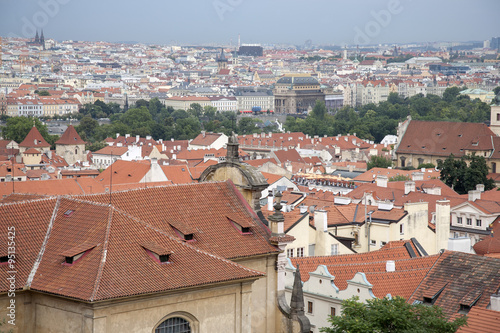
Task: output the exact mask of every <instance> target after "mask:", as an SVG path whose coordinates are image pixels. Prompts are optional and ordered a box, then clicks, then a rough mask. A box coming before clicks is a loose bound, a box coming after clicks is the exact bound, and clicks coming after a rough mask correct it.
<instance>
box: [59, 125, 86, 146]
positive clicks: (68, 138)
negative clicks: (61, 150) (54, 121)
mask: <svg viewBox="0 0 500 333" xmlns="http://www.w3.org/2000/svg"><path fill="white" fill-rule="evenodd" d="M84 144H85V141H83V140H82V138H80V135H78V133H77V132H76V130H75V128H74V127H73V125H69V126H68V128H66V131H64V133H63V135H61V137H60V138H59V140H57V141H56V145H84Z"/></svg>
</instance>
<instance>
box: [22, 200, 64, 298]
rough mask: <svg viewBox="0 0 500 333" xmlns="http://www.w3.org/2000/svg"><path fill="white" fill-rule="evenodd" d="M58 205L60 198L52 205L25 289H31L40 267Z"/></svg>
mask: <svg viewBox="0 0 500 333" xmlns="http://www.w3.org/2000/svg"><path fill="white" fill-rule="evenodd" d="M60 205H61V197H57V201H56V204H55V205H54V209H53V210H52V217H51V218H50V221H49V225H48V227H47V232H46V234H45V239H44V240H43V244H42V246H41V248H40V252H38V256H37V258H36V260H35V262H34V264H33V267H32V268H31V272H30V274H29V275H28V280H27V281H26V286H25V288H26V289H29V288H30V287H31V284H32V283H33V279H34V278H35V274H36V272H37V270H38V267H39V266H40V262H41V261H42V258H43V254H44V253H45V247H46V245H47V242H48V241H49V238H50V234H51V232H52V227H53V226H54V222H55V220H56V216H57V212H58V211H59V206H60Z"/></svg>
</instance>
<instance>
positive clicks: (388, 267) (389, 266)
mask: <svg viewBox="0 0 500 333" xmlns="http://www.w3.org/2000/svg"><path fill="white" fill-rule="evenodd" d="M385 271H386V272H395V271H396V263H395V262H394V260H387V262H386V263H385Z"/></svg>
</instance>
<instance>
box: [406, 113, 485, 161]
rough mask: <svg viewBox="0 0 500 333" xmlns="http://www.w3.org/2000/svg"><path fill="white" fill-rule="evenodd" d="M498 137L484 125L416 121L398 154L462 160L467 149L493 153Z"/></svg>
mask: <svg viewBox="0 0 500 333" xmlns="http://www.w3.org/2000/svg"><path fill="white" fill-rule="evenodd" d="M494 136H495V134H494V133H493V132H492V131H491V130H490V129H489V127H488V126H486V125H485V124H481V123H463V122H446V121H420V120H412V121H411V122H410V124H409V125H408V128H407V129H406V132H405V134H404V136H403V138H402V139H401V143H400V144H399V146H398V149H397V153H398V154H423V155H436V156H444V157H447V156H449V155H450V154H453V155H455V156H456V157H461V156H464V155H465V149H470V150H482V149H484V150H491V149H492V146H491V145H492V143H491V137H494ZM473 144H474V145H473Z"/></svg>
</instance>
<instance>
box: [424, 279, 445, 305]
mask: <svg viewBox="0 0 500 333" xmlns="http://www.w3.org/2000/svg"><path fill="white" fill-rule="evenodd" d="M447 285H448V283H444V284H441V285H434V286H433V287H431V288H429V289H428V290H427V292H426V293H424V295H423V296H424V302H423V304H425V305H433V304H434V303H435V302H436V300H437V299H438V297H439V295H441V293H442V292H443V290H444V288H446V286H447Z"/></svg>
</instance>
